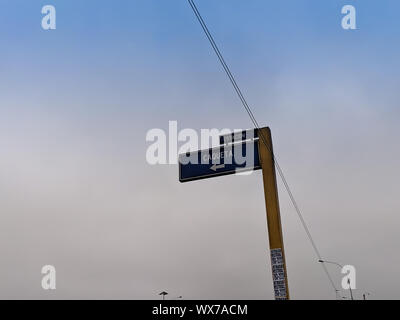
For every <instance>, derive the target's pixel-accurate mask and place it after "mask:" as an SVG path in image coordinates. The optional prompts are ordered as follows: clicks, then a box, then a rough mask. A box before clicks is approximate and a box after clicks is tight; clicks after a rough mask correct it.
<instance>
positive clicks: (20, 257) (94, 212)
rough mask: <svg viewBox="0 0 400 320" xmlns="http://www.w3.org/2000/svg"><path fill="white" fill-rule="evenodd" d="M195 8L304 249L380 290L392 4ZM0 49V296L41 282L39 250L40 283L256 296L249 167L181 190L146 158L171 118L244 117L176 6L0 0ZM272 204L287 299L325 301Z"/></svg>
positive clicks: (388, 241) (255, 202)
mask: <svg viewBox="0 0 400 320" xmlns="http://www.w3.org/2000/svg"><path fill="white" fill-rule="evenodd" d="M196 3H197V5H198V8H199V10H200V11H201V13H202V15H203V17H204V19H205V20H206V22H207V24H208V26H209V28H210V30H211V32H212V33H213V35H214V38H215V40H216V41H217V43H218V44H219V46H220V49H221V51H222V52H223V54H224V56H225V58H226V61H227V62H228V64H229V65H230V67H231V69H232V71H233V73H234V74H235V76H236V78H237V81H238V83H239V85H240V87H241V88H242V91H243V92H244V94H245V96H246V97H247V100H248V102H249V104H250V106H251V108H252V110H253V112H254V114H255V115H256V117H257V119H258V122H259V123H260V124H261V125H268V126H271V128H272V133H273V137H274V141H275V150H276V152H277V155H278V159H280V162H281V165H282V166H283V169H284V171H285V173H286V174H287V178H288V181H289V183H290V185H291V186H292V189H293V191H294V194H295V196H296V198H297V200H298V202H299V204H300V207H301V208H302V209H303V212H304V216H305V218H306V220H307V221H308V223H309V226H310V229H311V231H312V232H313V235H314V237H315V240H316V242H317V244H318V245H319V247H320V249H321V252H323V255H324V256H325V257H326V258H331V259H332V260H335V259H336V260H340V262H342V263H343V264H346V263H349V264H354V265H355V266H356V267H357V268H358V270H359V277H360V278H359V279H360V280H359V283H360V289H359V290H360V291H359V292H358V293H359V294H362V292H361V290H363V289H365V290H374V293H375V297H377V298H378V297H393V295H395V294H398V292H397V288H396V286H397V287H398V285H400V283H399V282H398V280H396V279H399V277H398V271H397V268H396V267H395V266H396V265H398V263H400V257H398V256H396V255H392V254H391V253H393V252H394V251H396V252H397V243H398V241H400V240H399V238H398V230H397V229H396V226H398V225H399V220H398V217H397V216H398V210H399V209H400V204H399V203H398V200H397V198H398V197H397V191H396V190H398V179H399V178H400V177H399V173H398V172H399V171H398V163H399V161H400V152H399V150H398V147H397V146H398V141H397V140H398V139H397V137H398V136H399V134H400V129H399V128H398V119H399V115H400V113H399V108H398V101H399V98H400V93H399V90H398V84H399V79H400V62H399V59H398V57H399V54H400V45H399V36H400V19H399V18H398V17H399V14H400V3H399V2H398V1H395V0H381V1H372V0H362V1H361V0H346V1H336V0H324V1H321V0H291V1H288V0H280V1H265V0H251V1H238V0H218V1H211V0H198V1H197V2H196ZM47 4H52V5H54V6H55V7H56V10H57V29H56V30H54V31H44V30H42V28H41V19H42V14H41V8H42V6H44V5H47ZM346 4H351V5H354V6H355V7H356V10H357V30H353V31H352V30H350V31H346V30H343V29H342V28H341V18H342V14H341V8H342V6H343V5H346ZM0 48H1V50H0V168H1V169H0V177H1V182H0V190H1V193H0V212H2V215H1V217H0V220H1V223H0V253H1V254H2V256H3V257H5V258H4V259H2V261H3V262H1V263H2V264H3V265H1V268H0V269H1V270H2V273H1V274H0V282H1V284H0V288H2V289H0V297H20V296H21V295H22V293H23V294H24V296H23V297H28V298H32V297H34V298H48V297H51V296H50V295H47V294H46V293H43V292H42V290H41V289H40V287H37V286H36V284H37V283H39V282H38V280H37V278H38V277H40V274H37V270H40V268H41V266H42V265H44V264H47V263H53V264H54V265H56V268H58V269H57V270H60V274H61V275H64V276H60V277H61V278H60V280H59V281H60V286H59V289H57V292H56V293H55V294H56V297H59V298H64V297H67V298H70V297H74V298H87V297H96V298H109V297H121V298H157V296H154V294H155V293H157V292H159V291H161V290H167V291H168V290H169V291H170V292H171V294H173V293H174V292H175V293H176V296H178V295H184V296H185V297H188V298H207V297H208V298H272V288H271V281H270V280H271V279H270V270H269V269H268V268H269V260H268V257H267V256H266V255H265V252H266V251H265V250H266V248H267V247H268V244H267V237H266V234H265V212H264V203H263V199H262V189H261V178H260V176H258V175H257V174H254V175H252V176H251V177H240V178H239V177H236V176H235V177H225V178H221V179H215V180H212V181H211V180H210V181H203V182H199V183H194V184H187V185H184V186H183V185H181V184H179V182H178V174H177V172H178V171H177V167H176V166H172V165H171V166H150V165H148V164H147V163H146V161H145V154H146V149H147V147H148V143H147V142H146V141H145V137H146V133H147V131H148V130H150V129H153V128H164V129H167V128H168V121H170V120H177V121H178V125H179V128H180V129H182V128H186V127H188V128H194V129H201V128H214V127H215V128H219V129H222V128H231V129H235V128H249V127H251V122H250V120H249V119H248V117H247V115H246V113H245V111H244V110H243V108H242V106H241V105H240V103H239V100H238V99H237V97H236V96H235V93H234V91H233V89H232V87H231V85H230V83H229V81H228V79H227V78H226V76H225V74H224V73H223V70H222V67H221V66H220V65H219V63H218V61H217V59H216V57H215V55H214V53H213V52H212V50H211V47H210V45H209V43H208V42H207V39H206V38H205V35H204V34H203V32H202V30H201V27H200V26H199V24H198V22H197V21H196V19H195V17H194V15H193V13H192V11H191V9H190V6H189V4H188V3H187V1H185V0H179V1H178V0H175V1H161V0H158V1H155V0H129V1H128V0H117V1H99V0H97V1H94V0H85V1H78V0H68V1H67V0H53V1H50V0H49V1H37V0H0ZM216 193H217V196H216ZM280 201H281V207H282V208H281V209H282V210H281V211H282V219H283V223H284V233H285V237H286V238H285V241H286V251H287V254H288V257H287V259H288V272H289V276H290V278H289V286H290V287H291V288H293V294H292V296H293V297H294V298H316V297H323V298H333V297H334V295H332V292H331V291H330V290H329V284H327V280H326V278H325V276H324V274H323V273H322V271H321V269H320V266H319V265H318V263H315V257H314V254H313V252H312V250H311V248H310V245H309V243H308V241H307V238H306V236H305V234H304V231H303V230H302V228H301V226H300V224H299V222H298V219H297V217H296V215H295V213H294V212H293V208H292V207H291V205H290V201H289V199H288V197H287V195H286V194H285V192H284V190H283V189H282V186H281V185H280ZM377 213H379V215H378V214H377ZM205 235H206V237H205ZM383 235H384V236H383ZM10 243H12V245H9V244H10ZM166 248H167V250H166ZM238 252H240V254H238ZM389 256H390V259H391V262H392V263H391V264H388V263H386V262H385V263H382V261H386V260H385V259H388V257H389ZM94 265H95V266H96V268H95V269H93V266H94ZM392 266H393V267H392ZM332 272H333V274H335V273H334V270H332ZM19 274H24V275H25V277H23V278H21V277H18V275H19ZM109 274H113V275H114V277H109ZM382 274H387V275H388V276H387V277H385V278H384V279H382V278H381V275H382ZM376 275H379V277H376ZM9 279H12V281H9ZM127 279H129V280H127ZM304 279H309V283H307V289H308V290H304ZM335 280H336V281H338V283H339V281H340V275H338V274H335ZM396 281H397V282H396ZM238 288H239V289H238ZM356 293H357V292H356Z"/></svg>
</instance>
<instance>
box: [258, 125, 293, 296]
mask: <svg viewBox="0 0 400 320" xmlns="http://www.w3.org/2000/svg"><path fill="white" fill-rule="evenodd" d="M259 137H260V139H259V141H258V144H259V145H258V147H259V154H260V163H261V168H262V173H263V182H264V195H265V207H266V210H267V226H268V237H269V247H270V254H271V267H272V279H273V284H274V293H275V299H276V300H288V299H289V287H288V278H287V271H286V260H285V250H284V246H283V235H282V224H281V216H280V210H279V199H278V188H277V182H276V172H275V161H274V156H273V147H272V137H271V130H270V129H269V128H268V127H267V128H262V129H260V131H259ZM263 138H264V139H263ZM264 141H265V142H266V144H267V146H266V145H265V144H264Z"/></svg>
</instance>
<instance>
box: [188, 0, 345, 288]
mask: <svg viewBox="0 0 400 320" xmlns="http://www.w3.org/2000/svg"><path fill="white" fill-rule="evenodd" d="M188 2H189V4H190V6H191V7H192V9H193V12H194V14H195V15H196V18H197V20H198V21H199V23H200V25H201V27H202V28H203V31H204V33H205V34H206V36H207V38H208V41H209V42H210V44H211V46H212V47H213V49H214V52H215V54H216V55H217V57H218V59H219V61H220V62H221V64H222V67H223V68H224V70H225V73H226V74H227V76H228V78H229V80H230V82H231V83H232V85H233V87H234V89H235V91H236V93H237V95H238V96H239V99H240V101H241V102H242V104H243V106H244V108H245V109H246V112H247V114H248V115H249V117H250V119H251V121H252V123H253V125H254V127H255V128H256V129H260V126H259V125H258V122H257V119H256V118H255V116H254V114H253V112H252V111H251V109H250V107H249V105H248V104H247V101H246V99H245V98H244V96H243V94H242V91H241V90H240V88H239V86H238V84H237V83H236V80H235V77H234V76H233V75H232V73H231V71H230V69H229V67H228V65H227V63H226V62H225V59H224V57H223V56H222V54H221V52H220V51H219V48H218V46H217V44H216V43H215V41H214V38H213V36H212V35H211V33H210V31H209V30H208V28H207V25H206V23H205V22H204V20H203V18H202V16H201V14H200V12H199V10H198V9H197V7H196V5H195V3H194V2H193V0H188ZM258 132H259V134H260V138H261V140H262V142H263V143H264V145H265V146H266V147H267V148H268V150H269V151H270V152H271V155H272V157H273V159H274V162H275V166H276V169H277V171H278V174H279V176H280V177H281V179H282V182H283V184H284V186H285V189H286V191H287V193H288V195H289V198H290V200H291V202H292V204H293V207H294V208H295V210H296V212H297V215H298V216H299V219H300V222H301V224H302V225H303V228H304V230H305V232H306V234H307V237H308V239H309V240H310V242H311V245H312V247H313V249H314V251H315V254H316V255H317V257H318V259H319V260H323V259H322V256H321V254H320V252H319V250H318V248H317V246H316V244H315V241H314V239H313V237H312V236H311V233H310V230H309V228H308V226H307V224H306V222H305V220H304V218H303V215H302V213H301V210H300V208H299V206H298V204H297V202H296V199H295V198H294V196H293V193H292V191H291V189H290V187H289V184H288V182H287V180H286V178H285V175H284V174H283V171H282V168H281V167H280V165H279V163H278V161H277V159H276V157H275V155H274V153H273V152H272V150H271V148H270V146H269V145H268V143H267V142H266V139H265V137H264V135H263V134H262V131H260V130H258ZM321 266H322V268H323V270H324V271H325V273H326V276H327V277H328V279H329V282H330V283H331V285H332V287H333V289H334V290H335V293H337V291H338V290H337V289H336V286H335V283H334V282H333V280H332V277H331V275H330V274H329V271H328V269H327V268H326V266H325V264H323V263H321Z"/></svg>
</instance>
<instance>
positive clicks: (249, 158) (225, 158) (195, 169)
mask: <svg viewBox="0 0 400 320" xmlns="http://www.w3.org/2000/svg"><path fill="white" fill-rule="evenodd" d="M258 169H261V165H260V159H259V152H258V141H250V142H242V143H238V144H233V145H230V146H220V147H216V148H211V149H208V150H199V151H195V152H191V153H189V152H188V153H185V154H181V155H179V181H180V182H188V181H193V180H198V179H205V178H212V177H217V176H222V175H227V174H234V173H238V172H244V171H253V170H258Z"/></svg>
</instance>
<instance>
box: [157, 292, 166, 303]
mask: <svg viewBox="0 0 400 320" xmlns="http://www.w3.org/2000/svg"><path fill="white" fill-rule="evenodd" d="M167 294H168V292H165V291H163V292H160V293H159V294H158V295H159V296H162V299H163V301H164V300H165V296H166V295H167Z"/></svg>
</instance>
